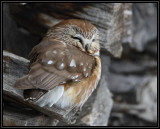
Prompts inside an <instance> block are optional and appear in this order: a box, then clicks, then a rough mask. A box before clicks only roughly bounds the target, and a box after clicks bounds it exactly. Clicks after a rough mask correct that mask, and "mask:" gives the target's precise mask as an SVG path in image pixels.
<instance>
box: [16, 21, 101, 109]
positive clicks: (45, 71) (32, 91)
mask: <svg viewBox="0 0 160 129" xmlns="http://www.w3.org/2000/svg"><path fill="white" fill-rule="evenodd" d="M29 59H30V64H29V68H30V71H29V73H28V75H26V76H24V77H22V78H20V79H19V80H17V81H16V83H15V86H14V87H15V88H18V89H22V90H23V95H24V100H26V101H30V102H33V103H35V104H37V105H39V106H41V107H43V106H48V107H52V106H53V105H55V106H56V107H59V108H61V109H73V108H79V109H81V107H82V106H83V104H84V103H85V102H86V101H87V99H88V97H89V96H90V95H91V94H92V92H93V91H94V89H95V88H96V86H97V85H98V82H99V80H100V76H101V60H100V45H99V35H98V30H97V28H96V27H95V26H94V25H92V24H91V23H89V22H88V21H85V20H79V19H69V20H64V21H62V22H60V23H58V24H56V25H55V26H53V27H52V28H50V29H49V30H48V32H47V34H46V35H45V37H44V38H43V39H42V41H41V42H40V43H39V44H38V45H36V46H35V47H34V48H33V49H32V51H31V52H30V54H29Z"/></svg>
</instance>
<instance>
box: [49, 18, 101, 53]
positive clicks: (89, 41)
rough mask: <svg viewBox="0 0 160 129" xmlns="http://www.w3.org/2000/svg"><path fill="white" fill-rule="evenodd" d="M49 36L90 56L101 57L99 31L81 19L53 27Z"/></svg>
mask: <svg viewBox="0 0 160 129" xmlns="http://www.w3.org/2000/svg"><path fill="white" fill-rule="evenodd" d="M47 36H48V37H52V38H53V39H57V40H62V41H63V42H64V43H66V44H69V45H74V46H76V47H78V48H79V49H80V50H81V51H83V52H86V53H88V54H90V55H93V56H94V55H99V50H100V45H99V34H98V30H97V28H96V27H95V26H94V25H92V24H91V23H89V22H87V21H84V20H79V19H70V20H64V21H62V22H60V23H58V24H57V25H55V26H54V27H52V28H51V29H50V30H49V31H48V33H47Z"/></svg>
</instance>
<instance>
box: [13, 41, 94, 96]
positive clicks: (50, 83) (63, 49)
mask: <svg viewBox="0 0 160 129" xmlns="http://www.w3.org/2000/svg"><path fill="white" fill-rule="evenodd" d="M30 58H31V62H32V64H31V65H30V71H29V73H28V75H26V76H25V77H23V78H21V79H19V80H18V81H17V82H16V83H15V87H16V88H19V89H39V90H41V91H42V90H44V93H46V91H48V90H51V89H53V88H54V87H55V86H59V85H63V84H65V83H72V82H78V81H80V80H81V79H83V78H86V77H88V76H90V75H91V73H92V70H93V67H94V65H95V60H94V58H93V57H92V56H89V55H87V54H86V53H84V52H82V51H80V50H79V49H78V48H76V47H75V46H71V45H66V44H64V43H63V42H60V41H49V40H43V41H42V43H40V44H38V45H37V46H36V47H35V48H33V50H32V51H31V54H30ZM32 92H33V91H32ZM30 94H31V92H30ZM32 94H35V92H33V93H32ZM37 96H38V97H40V96H41V95H40V94H39V92H38V93H37Z"/></svg>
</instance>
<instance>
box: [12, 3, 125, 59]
mask: <svg viewBox="0 0 160 129" xmlns="http://www.w3.org/2000/svg"><path fill="white" fill-rule="evenodd" d="M9 5H10V8H9V9H10V13H11V15H12V16H13V18H14V19H15V20H16V22H17V23H18V24H19V25H21V26H22V27H24V28H26V29H28V30H29V31H30V32H33V33H34V34H37V35H40V36H44V34H45V33H46V31H47V29H48V28H50V27H51V26H53V25H55V24H57V23H58V22H60V21H61V20H64V19H71V18H78V19H84V20H87V21H89V22H91V23H93V24H94V25H95V26H96V27H97V28H98V30H99V33H100V44H101V48H102V49H101V50H102V51H106V50H107V51H108V52H109V53H111V54H112V55H113V56H115V57H120V56H121V52H122V46H121V42H122V36H123V28H124V26H123V24H124V20H123V19H124V17H123V15H124V12H123V7H124V4H123V3H27V4H18V3H16V4H15V3H14V4H13V3H12V4H11V3H10V4H9Z"/></svg>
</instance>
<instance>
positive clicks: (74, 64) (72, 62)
mask: <svg viewBox="0 0 160 129" xmlns="http://www.w3.org/2000/svg"><path fill="white" fill-rule="evenodd" d="M69 66H70V67H76V62H75V60H74V59H72V61H71V63H70V65H69Z"/></svg>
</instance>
